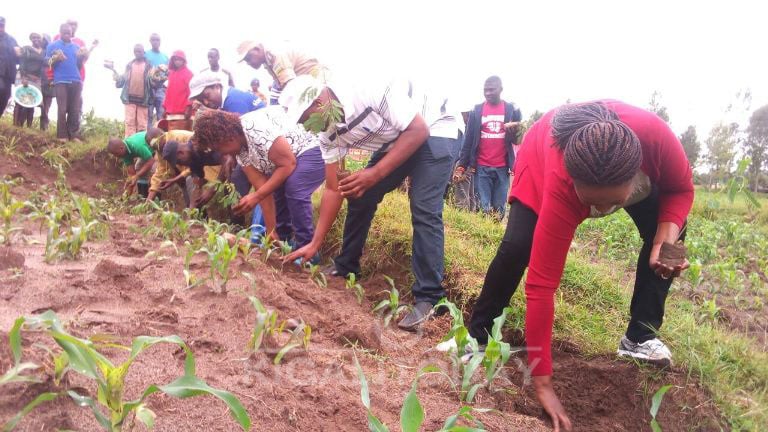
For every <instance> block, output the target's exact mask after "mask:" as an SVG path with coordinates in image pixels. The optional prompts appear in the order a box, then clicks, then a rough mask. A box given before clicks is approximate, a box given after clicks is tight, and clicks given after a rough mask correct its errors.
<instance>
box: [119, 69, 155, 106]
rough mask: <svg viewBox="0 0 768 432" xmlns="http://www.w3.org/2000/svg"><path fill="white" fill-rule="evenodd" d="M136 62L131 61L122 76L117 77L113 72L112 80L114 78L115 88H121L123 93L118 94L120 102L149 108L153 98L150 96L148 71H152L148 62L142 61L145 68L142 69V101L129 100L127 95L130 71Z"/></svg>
mask: <svg viewBox="0 0 768 432" xmlns="http://www.w3.org/2000/svg"><path fill="white" fill-rule="evenodd" d="M135 61H136V60H131V61H130V62H129V63H128V65H127V66H126V67H125V73H123V74H122V75H118V74H117V72H115V75H114V78H115V87H117V88H122V89H123V91H122V92H121V93H120V100H121V101H123V103H124V104H126V105H128V104H136V105H141V106H150V105H151V104H152V102H153V96H152V83H151V79H150V71H151V70H152V65H150V64H149V62H148V61H146V60H145V61H144V63H145V64H146V66H145V67H144V98H142V100H131V99H130V97H129V95H128V87H129V86H128V85H127V84H128V83H129V82H130V80H131V70H132V66H133V63H134V62H135Z"/></svg>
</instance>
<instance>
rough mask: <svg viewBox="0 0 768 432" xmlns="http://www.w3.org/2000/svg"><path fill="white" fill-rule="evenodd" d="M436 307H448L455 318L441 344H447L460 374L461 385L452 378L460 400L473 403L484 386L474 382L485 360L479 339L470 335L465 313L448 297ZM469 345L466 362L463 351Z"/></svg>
mask: <svg viewBox="0 0 768 432" xmlns="http://www.w3.org/2000/svg"><path fill="white" fill-rule="evenodd" d="M435 307H436V308H439V307H446V308H448V312H449V313H450V315H451V318H452V319H453V321H452V324H451V329H450V330H449V331H448V334H446V335H445V337H443V341H442V343H441V344H440V345H444V346H447V347H448V348H447V351H448V354H449V358H450V360H451V363H452V366H453V370H454V371H455V372H457V373H458V374H460V376H461V383H460V385H459V386H457V385H456V383H454V382H453V380H451V384H452V385H453V388H454V389H457V390H458V392H459V400H461V401H462V402H469V403H471V402H472V400H474V398H475V394H476V393H477V391H478V390H480V388H481V387H482V386H483V384H482V383H476V384H473V383H472V378H473V377H474V375H475V372H477V369H478V368H480V365H481V364H482V362H483V358H484V356H483V355H482V353H481V351H480V346H479V344H478V342H477V339H475V338H473V337H472V336H470V335H469V330H468V329H467V327H466V326H465V325H464V315H463V314H462V312H461V310H460V309H459V308H458V307H457V306H456V305H455V304H453V303H451V302H449V301H448V300H447V299H443V300H441V301H440V302H439V303H438V304H437V305H435ZM467 347H469V350H470V354H471V355H470V356H469V361H467V362H464V361H463V360H462V356H463V353H465V352H466V351H467Z"/></svg>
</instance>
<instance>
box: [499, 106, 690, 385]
mask: <svg viewBox="0 0 768 432" xmlns="http://www.w3.org/2000/svg"><path fill="white" fill-rule="evenodd" d="M602 102H603V103H605V105H606V106H608V107H609V108H611V109H612V110H613V111H614V112H616V114H617V115H618V116H619V118H620V119H621V121H622V122H624V123H625V124H626V125H627V126H629V127H630V129H632V130H633V131H634V132H635V134H636V135H637V137H638V138H639V139H640V144H641V145H642V147H643V163H642V165H641V167H640V169H641V170H642V171H643V173H645V174H646V175H647V176H648V178H649V179H650V180H651V183H652V184H654V185H655V186H657V187H658V191H659V219H658V220H659V222H674V223H675V224H676V225H677V226H679V227H681V228H682V226H683V223H684V222H685V220H686V218H687V217H688V212H690V210H691V206H692V205H693V181H692V172H691V167H690V165H689V164H688V160H687V159H686V157H685V152H684V151H683V146H682V145H681V144H680V141H679V140H678V139H677V137H676V136H675V134H674V133H673V132H672V130H670V129H669V126H667V124H666V123H665V122H664V121H663V120H661V119H660V118H659V117H658V116H657V115H656V114H654V113H651V112H649V111H646V110H644V109H641V108H637V107H634V106H631V105H627V104H625V103H622V102H619V101H614V100H605V101H602ZM555 111H556V110H552V111H550V112H548V113H547V114H545V115H544V117H542V118H541V119H540V120H539V121H538V122H536V123H535V124H534V125H533V127H531V129H530V130H529V131H528V133H526V135H525V138H524V139H523V143H522V145H521V146H520V151H519V152H518V153H517V159H516V161H515V177H514V182H513V184H512V189H511V192H510V196H509V200H510V202H511V201H512V200H519V201H520V202H521V203H522V204H525V205H526V206H527V207H530V208H531V209H532V210H533V211H534V212H536V214H537V215H538V217H539V219H538V222H537V223H536V228H535V230H534V234H533V246H532V250H531V260H530V264H529V267H528V276H527V279H526V281H525V295H526V314H525V328H526V341H527V344H528V363H529V366H530V367H531V368H532V373H533V375H551V374H552V354H551V344H552V322H553V321H554V310H555V300H554V296H555V290H556V289H557V286H558V285H559V284H560V278H561V277H562V275H563V268H564V266H565V260H566V257H567V255H568V249H569V248H570V245H571V240H573V235H574V233H575V232H576V228H577V227H578V226H579V224H580V223H581V222H583V221H584V219H586V218H587V216H588V215H589V207H588V206H585V205H584V204H582V203H581V201H579V198H578V197H577V196H576V191H575V190H574V188H573V180H572V179H571V178H570V176H569V175H568V171H567V170H566V168H565V163H564V161H563V153H562V151H561V150H560V149H559V148H558V147H556V146H555V142H554V139H553V138H552V133H551V127H550V125H551V120H552V116H553V115H554V113H555Z"/></svg>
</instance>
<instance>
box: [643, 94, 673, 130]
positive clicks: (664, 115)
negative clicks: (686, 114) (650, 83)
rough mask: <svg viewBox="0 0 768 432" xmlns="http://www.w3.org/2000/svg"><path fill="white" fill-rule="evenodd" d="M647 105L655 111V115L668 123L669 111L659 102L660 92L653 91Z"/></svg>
mask: <svg viewBox="0 0 768 432" xmlns="http://www.w3.org/2000/svg"><path fill="white" fill-rule="evenodd" d="M648 105H649V108H650V110H651V111H653V112H655V113H656V115H657V116H659V117H661V119H662V120H664V121H665V122H667V123H669V113H668V112H667V107H665V106H664V105H662V104H661V93H659V92H658V91H654V92H653V94H652V95H651V101H650V102H649V103H648Z"/></svg>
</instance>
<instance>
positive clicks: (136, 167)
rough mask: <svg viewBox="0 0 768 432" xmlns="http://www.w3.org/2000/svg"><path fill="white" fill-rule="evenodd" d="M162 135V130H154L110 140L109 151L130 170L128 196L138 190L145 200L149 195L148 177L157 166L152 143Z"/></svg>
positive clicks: (126, 188)
mask: <svg viewBox="0 0 768 432" xmlns="http://www.w3.org/2000/svg"><path fill="white" fill-rule="evenodd" d="M162 134H163V130H162V129H158V128H152V129H150V130H148V131H141V132H139V133H136V134H133V135H131V136H129V137H128V138H125V139H120V138H110V139H109V142H108V144H107V151H109V152H110V153H111V154H112V155H113V156H115V157H117V158H120V159H121V160H122V162H123V165H125V166H126V168H127V170H128V178H127V179H126V181H125V193H126V194H128V195H132V194H134V193H135V192H137V190H138V192H139V194H140V195H141V196H143V197H144V198H146V197H147V195H148V194H149V181H148V180H147V179H146V176H147V174H149V173H150V172H151V170H152V168H153V167H154V165H155V159H154V157H153V150H152V147H151V146H150V143H151V142H152V140H153V139H155V138H157V137H159V136H160V135H162Z"/></svg>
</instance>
